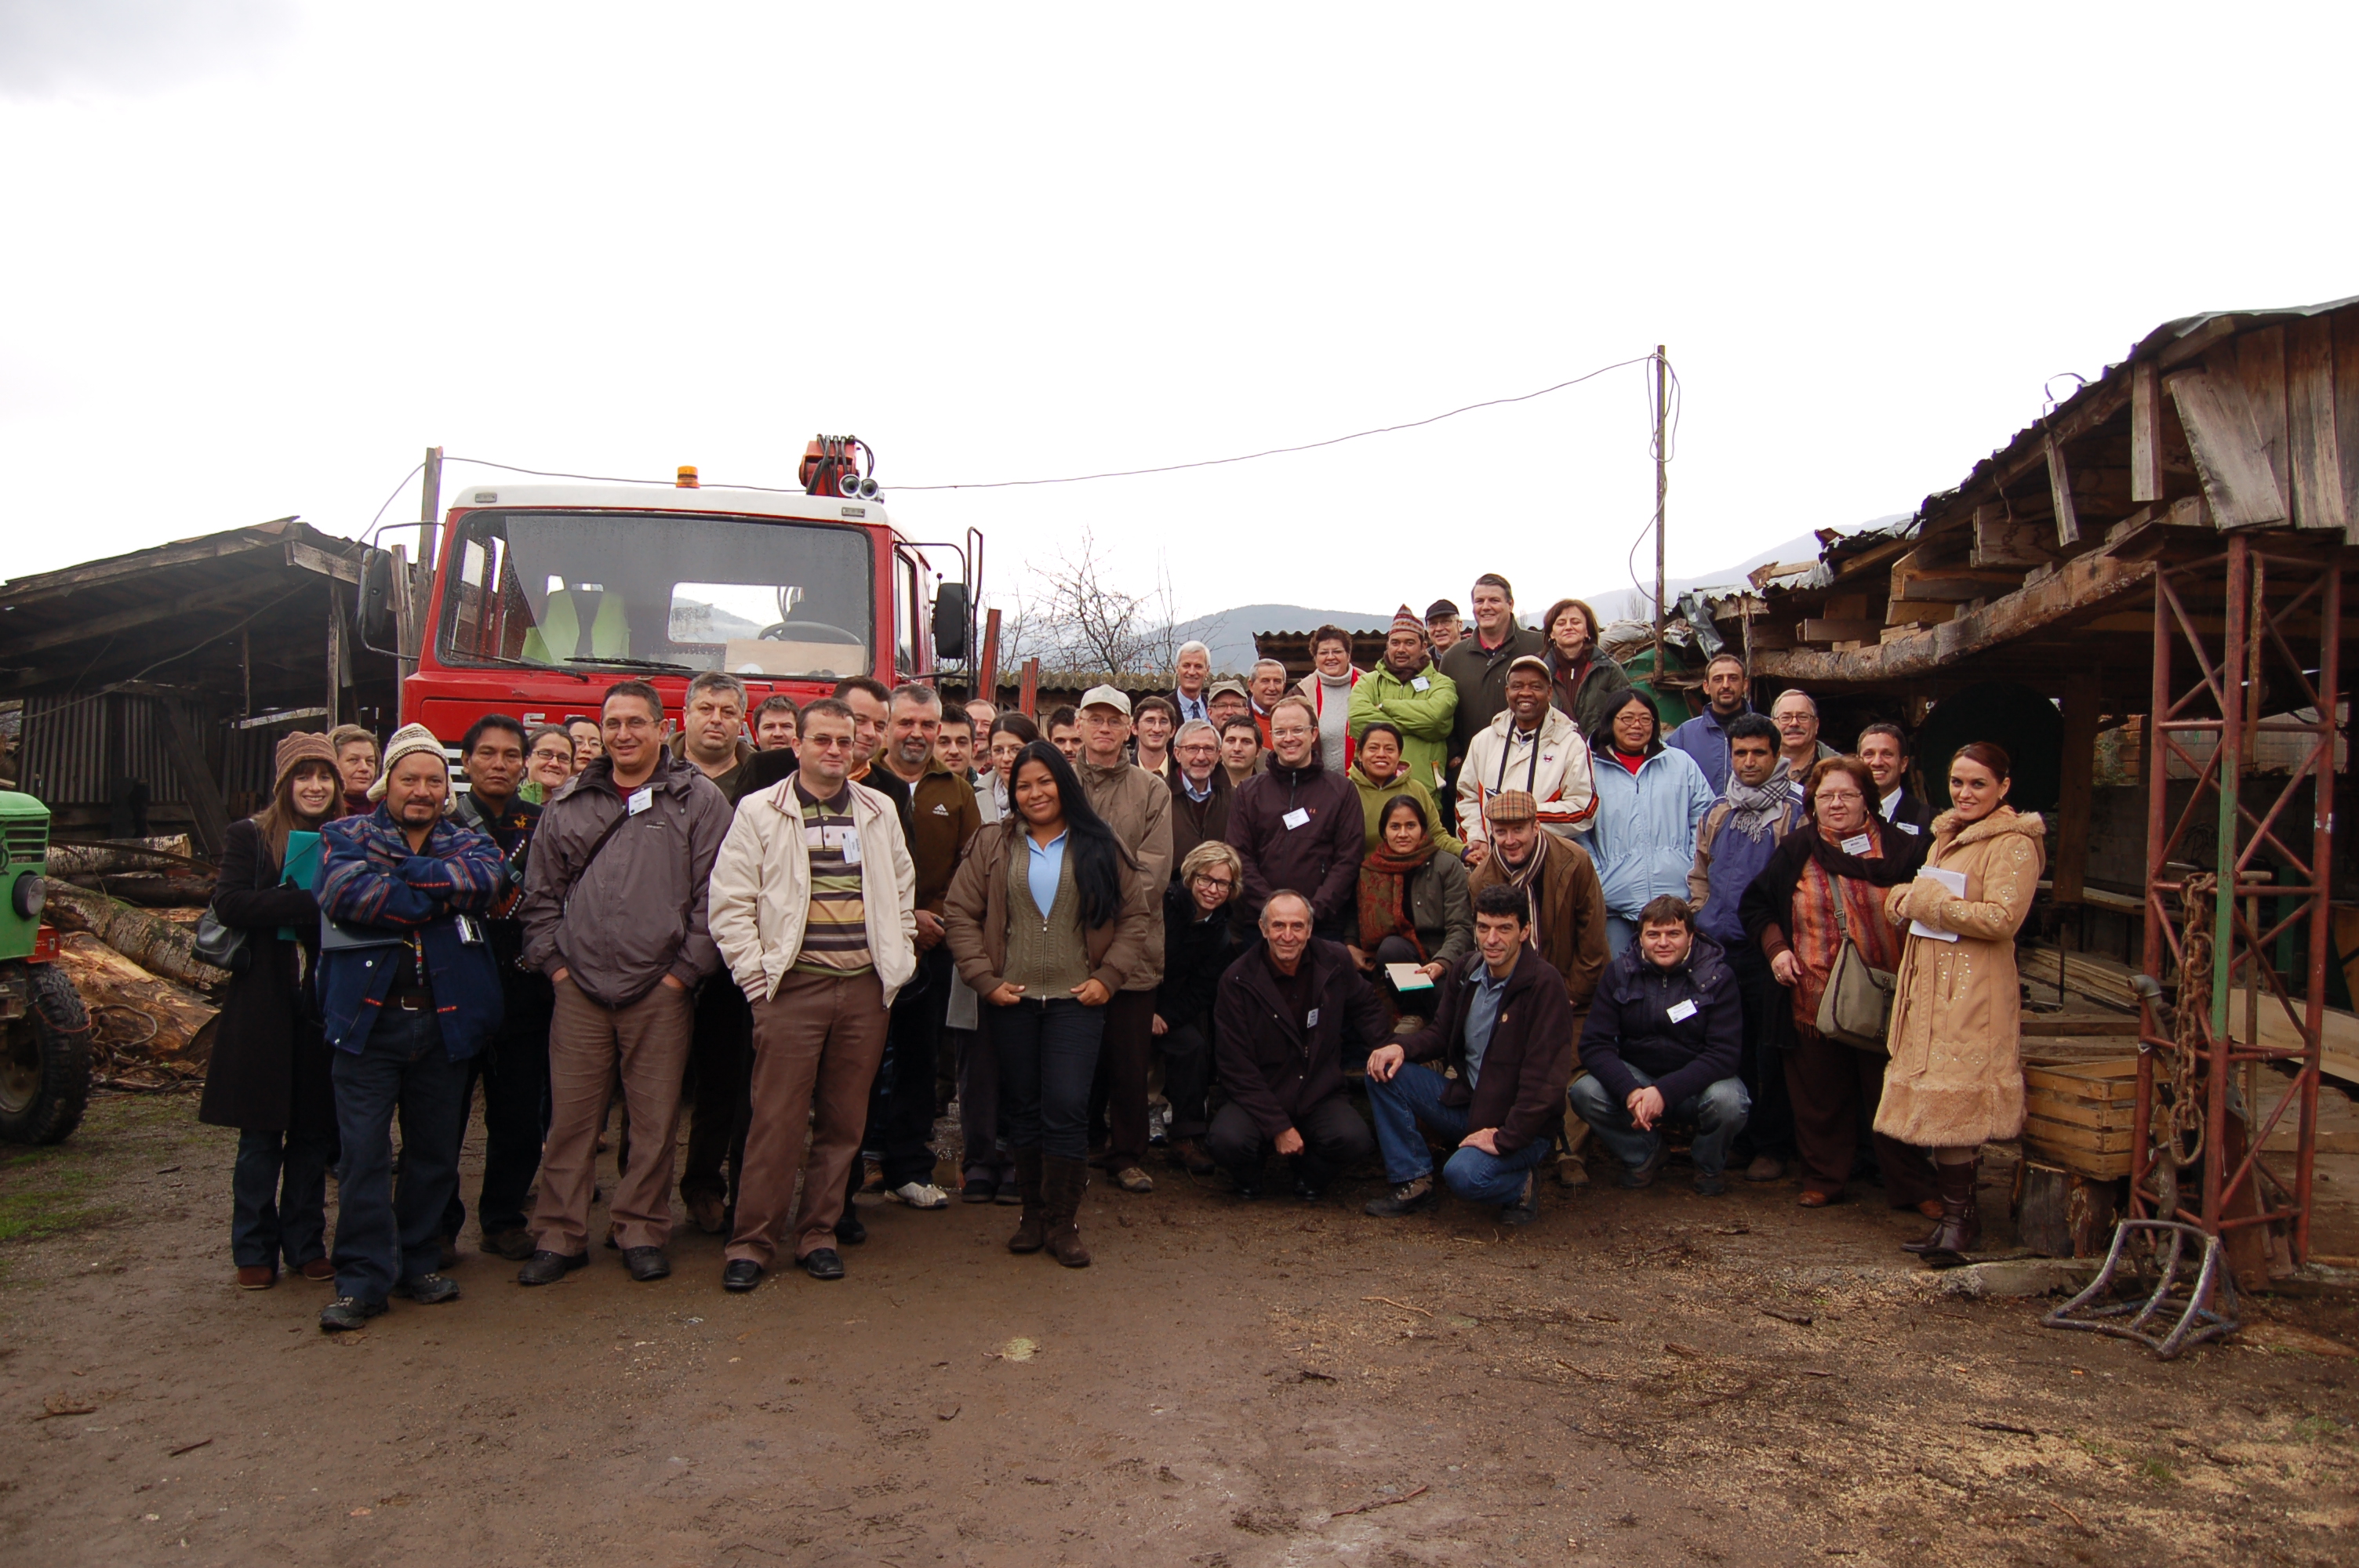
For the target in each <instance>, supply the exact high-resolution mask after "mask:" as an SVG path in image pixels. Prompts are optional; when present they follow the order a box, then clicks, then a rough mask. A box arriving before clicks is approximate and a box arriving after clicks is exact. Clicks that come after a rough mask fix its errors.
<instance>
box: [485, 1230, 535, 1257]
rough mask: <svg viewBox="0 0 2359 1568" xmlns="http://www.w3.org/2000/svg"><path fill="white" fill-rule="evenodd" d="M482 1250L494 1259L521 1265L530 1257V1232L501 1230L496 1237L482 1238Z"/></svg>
mask: <svg viewBox="0 0 2359 1568" xmlns="http://www.w3.org/2000/svg"><path fill="white" fill-rule="evenodd" d="M484 1251H486V1252H488V1253H490V1254H491V1255H492V1256H493V1257H495V1258H505V1259H506V1260H508V1261H509V1262H511V1263H521V1262H523V1261H524V1260H526V1259H527V1258H529V1257H531V1256H532V1232H531V1231H529V1230H524V1229H516V1230H503V1231H501V1232H500V1233H499V1234H497V1235H496V1236H486V1237H484Z"/></svg>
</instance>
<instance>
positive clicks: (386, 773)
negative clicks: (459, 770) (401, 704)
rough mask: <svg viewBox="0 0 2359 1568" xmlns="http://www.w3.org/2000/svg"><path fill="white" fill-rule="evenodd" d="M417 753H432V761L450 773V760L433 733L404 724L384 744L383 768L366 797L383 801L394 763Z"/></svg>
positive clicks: (370, 786) (420, 726)
mask: <svg viewBox="0 0 2359 1568" xmlns="http://www.w3.org/2000/svg"><path fill="white" fill-rule="evenodd" d="M414 752H430V753H432V754H433V757H434V760H435V761H436V762H440V763H441V764H442V771H443V772H444V773H446V774H447V773H449V772H450V771H451V759H450V757H449V756H448V755H447V754H446V753H445V752H443V750H442V742H441V741H438V740H436V739H435V738H434V731H433V730H429V729H428V728H426V726H425V725H423V724H405V725H403V726H402V727H401V728H400V729H398V730H395V731H394V732H393V739H392V740H390V741H386V743H385V767H384V770H383V771H382V772H380V773H378V774H377V775H376V782H375V784H371V785H369V789H368V797H369V798H370V799H371V800H383V799H384V798H385V784H386V779H387V778H389V777H390V776H392V773H393V765H394V763H396V762H399V761H401V759H402V758H404V757H407V756H409V755H411V754H412V753H414Z"/></svg>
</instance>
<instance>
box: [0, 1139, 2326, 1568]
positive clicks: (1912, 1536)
mask: <svg viewBox="0 0 2359 1568" xmlns="http://www.w3.org/2000/svg"><path fill="white" fill-rule="evenodd" d="M2327 1098H2328V1099H2329V1101H2330V1102H2331V1104H2330V1107H2329V1110H2330V1119H2329V1122H2328V1126H2329V1129H2330V1137H2329V1139H2328V1141H2327V1143H2328V1147H2330V1148H2336V1149H2340V1148H2342V1147H2343V1146H2345V1145H2359V1137H2355V1136H2354V1130H2359V1120H2354V1118H2353V1116H2352V1115H2351V1111H2350V1108H2349V1107H2348V1106H2347V1105H2344V1104H2343V1102H2342V1101H2341V1100H2340V1098H2338V1097H2335V1096H2332V1095H2330V1096H2329V1097H2327ZM193 1110H194V1106H193V1102H192V1101H191V1100H190V1099H187V1098H108V1099H103V1100H102V1101H100V1102H99V1103H98V1104H96V1105H95V1106H94V1107H93V1108H92V1115H91V1117H90V1119H89V1120H88V1122H87V1123H86V1124H85V1125H84V1126H83V1128H82V1130H81V1131H80V1132H79V1133H78V1134H76V1136H75V1137H74V1139H73V1140H72V1141H71V1142H69V1143H68V1144H66V1145H64V1146H62V1147H60V1148H57V1149H49V1150H32V1151H27V1150H16V1149H12V1150H6V1151H0V1271H5V1273H4V1274H0V1433H5V1439H6V1441H5V1444H0V1453H5V1454H6V1455H7V1456H8V1463H6V1464H5V1465H0V1562H7V1563H54V1564H65V1563H147V1562H171V1563H299V1562H302V1563H357V1564H366V1563H437V1564H449V1563H558V1564H567V1563H602V1564H605V1563H655V1564H671V1563H679V1564H702V1563H723V1564H757V1563H797V1564H819V1563H846V1564H850V1563H1027V1564H1038V1563H1145V1564H1162V1563H1174V1564H1177V1563H1190V1564H1198V1565H1202V1568H1215V1565H1226V1568H1259V1565H1263V1564H1272V1565H1274V1564H1280V1563H1289V1564H1290V1563H1325V1562H1338V1563H1371V1564H1413V1563H1617V1564H1618V1563H1697V1562H1704V1563H1717V1562H1734V1563H1748V1564H1750V1563H1805V1562H1810V1563H1826V1562H1830V1561H1834V1562H1843V1563H1861V1564H1868V1563H1908V1564H1911V1565H1912V1568H1913V1565H1917V1564H1925V1563H1970V1562H1971V1563H2042V1564H2044V1563H2120V1564H2154V1563H2303V1564H2308V1563H2318V1564H2328V1563H2350V1562H2352V1561H2353V1545H2352V1543H2353V1541H2354V1540H2355V1539H2359V1534H2354V1531H2359V1431H2354V1418H2359V1364H2354V1361H2353V1359H2351V1357H2352V1356H2353V1348H2352V1347H2353V1346H2359V1292H2349V1291H2337V1290H2332V1289H2327V1290H2314V1291H2312V1292H2309V1293H2307V1294H2304V1295H2301V1296H2299V1297H2290V1298H2289V1297H2285V1296H2273V1297H2270V1298H2267V1299H2266V1300H2258V1301H2247V1302H2245V1303H2244V1308H2245V1317H2246V1321H2247V1323H2248V1325H2249V1327H2248V1329H2247V1331H2246V1332H2245V1334H2244V1335H2243V1336H2239V1338H2238V1340H2237V1341H2236V1342H2235V1343H2234V1344H2233V1345H2231V1346H2226V1347H2215V1346H2207V1347H2204V1348H2201V1349H2199V1350H2197V1351H2195V1352H2192V1353H2190V1355H2189V1356H2187V1357H2185V1358H2183V1359H2182V1360H2180V1362H2178V1363H2176V1364H2172V1365H2162V1364H2158V1363H2157V1362H2156V1361H2155V1360H2154V1359H2153V1358H2152V1357H2150V1356H2149V1355H2148V1354H2147V1352H2146V1351H2145V1350H2143V1349H2141V1348H2138V1347H2136V1346H2129V1345H2125V1344H2123V1343H2120V1342H2117V1341H2114V1340H2109V1339H2104V1338H2101V1337H2098V1336H2093V1335H2076V1334H2066V1333H2060V1332H2058V1331H2055V1330H2050V1329H2044V1328H2042V1327H2040V1326H2039V1325H2038V1317H2039V1314H2040V1313H2041V1312H2042V1311H2043V1310H2045V1308H2046V1306H2047V1305H2048V1304H2049V1303H2045V1302H2041V1301H2037V1300H1988V1301H1971V1300H1960V1299H1955V1298H1951V1297H1947V1296H1942V1295H1940V1294H1937V1293H1934V1292H1931V1291H1930V1290H1929V1289H1928V1288H1927V1280H1926V1278H1925V1276H1924V1275H1923V1274H1922V1273H1920V1272H1919V1271H1916V1270H1915V1269H1914V1268H1913V1267H1912V1266H1911V1265H1910V1264H1909V1263H1908V1260H1907V1258H1906V1256H1905V1255H1904V1254H1902V1253H1900V1252H1899V1251H1898V1250H1897V1248H1896V1246H1895V1243H1896V1242H1897V1241H1898V1240H1900V1239H1902V1238H1904V1237H1906V1236H1908V1234H1910V1233H1911V1232H1912V1231H1913V1230H1916V1229H1919V1228H1921V1223H1922V1222H1921V1221H1919V1220H1917V1219H1916V1218H1915V1217H1913V1216H1910V1217H1906V1218H1904V1217H1900V1216H1897V1215H1893V1214H1891V1213H1889V1212H1888V1211H1886V1210H1884V1209H1883V1208H1882V1207H1880V1206H1878V1205H1877V1204H1876V1203H1875V1201H1874V1199H1875V1196H1876V1195H1875V1194H1874V1193H1873V1192H1872V1190H1871V1192H1870V1193H1869V1195H1868V1196H1869V1199H1870V1201H1867V1202H1855V1203H1853V1204H1850V1205H1847V1206H1843V1207H1840V1208H1836V1209H1832V1210H1827V1211H1822V1212H1819V1213H1807V1214H1806V1213H1804V1212H1802V1211H1800V1210H1798V1209H1797V1208H1796V1207H1795V1206H1794V1203H1793V1195H1794V1188H1793V1186H1792V1184H1778V1185H1776V1186H1772V1187H1767V1188H1760V1189H1752V1190H1745V1191H1740V1192H1738V1193H1735V1194H1732V1195H1730V1196H1728V1197H1725V1198H1721V1199H1716V1200H1715V1199H1706V1198H1701V1197H1699V1196H1697V1195H1694V1194H1693V1193H1692V1192H1691V1191H1690V1189H1689V1186H1688V1184H1687V1181H1686V1179H1685V1174H1686V1173H1684V1172H1683V1171H1682V1170H1680V1167H1679V1166H1677V1165H1674V1166H1673V1167H1672V1168H1671V1170H1670V1171H1669V1172H1667V1173H1666V1177H1665V1181H1664V1182H1663V1184H1659V1185H1658V1187H1656V1188H1655V1189H1653V1190H1650V1191H1647V1192H1642V1193H1627V1192H1623V1191H1620V1190H1618V1189H1615V1188H1613V1187H1611V1186H1610V1185H1608V1186H1597V1185H1593V1186H1592V1187H1590V1188H1589V1189H1588V1190H1586V1191H1584V1192H1581V1193H1576V1194H1565V1193H1561V1192H1560V1191H1558V1190H1557V1189H1556V1188H1554V1187H1553V1186H1551V1187H1549V1189H1548V1191H1547V1195H1546V1197H1545V1198H1544V1200H1543V1201H1544V1207H1543V1212H1542V1215H1541V1217H1540V1219H1539V1221H1538V1223H1537V1224H1536V1225H1534V1226H1532V1227H1529V1228H1528V1229H1526V1230H1522V1231H1515V1232H1503V1231H1502V1230H1500V1229H1498V1228H1497V1227H1495V1226H1494V1225H1493V1224H1492V1223H1491V1217H1490V1215H1489V1214H1488V1213H1487V1212H1484V1211H1477V1210H1474V1209H1471V1208H1468V1207H1466V1206H1459V1205H1454V1204H1453V1205H1446V1206H1444V1208H1443V1209H1442V1210H1441V1211H1440V1213H1439V1214H1436V1215H1431V1216H1425V1217H1416V1218H1412V1219H1408V1220H1405V1221H1397V1222H1385V1221H1379V1220H1375V1219H1370V1218H1368V1217H1364V1216H1363V1215H1362V1214H1360V1213H1359V1212H1358V1206H1359V1203H1360V1201H1361V1200H1362V1199H1363V1198H1364V1197H1365V1196H1367V1195H1370V1194H1372V1193H1373V1192H1374V1191H1375V1187H1374V1185H1373V1184H1352V1185H1350V1186H1348V1187H1346V1188H1345V1189H1343V1190H1341V1191H1339V1193H1338V1194H1337V1195H1335V1196H1334V1197H1332V1198H1331V1199H1330V1200H1329V1201H1327V1202H1325V1203H1323V1204H1321V1205H1319V1206H1307V1205H1303V1204H1300V1203H1298V1202H1296V1201H1294V1200H1292V1199H1290V1198H1270V1199H1265V1200H1264V1201H1262V1202H1261V1203H1259V1204H1257V1205H1251V1206H1247V1205H1242V1204H1240V1203H1238V1202H1237V1201H1236V1200H1234V1199H1233V1198H1231V1197H1230V1196H1228V1195H1226V1193H1225V1192H1223V1191H1221V1190H1218V1188H1217V1187H1216V1185H1215V1184H1192V1183H1190V1181H1189V1180H1188V1179H1187V1178H1186V1177H1185V1176H1184V1175H1182V1174H1180V1173H1176V1172H1175V1173H1169V1174H1164V1173H1160V1172H1158V1189H1157V1191H1156V1192H1154V1193H1153V1194H1151V1195H1144V1196H1132V1195H1125V1194H1122V1193H1119V1192H1109V1191H1106V1190H1103V1189H1101V1188H1093V1190H1092V1192H1091V1195H1090V1199H1089V1202H1088V1205H1087V1206H1086V1208H1085V1210H1084V1216H1083V1217H1084V1234H1085V1235H1086V1236H1087V1238H1088V1239H1089V1241H1090V1243H1091V1245H1092V1246H1093V1249H1095V1251H1096V1253H1097V1264H1096V1266H1095V1267H1094V1268H1091V1269H1088V1270H1085V1271H1067V1270H1064V1269H1060V1268H1059V1267H1057V1266H1056V1265H1055V1264H1054V1263H1053V1262H1051V1261H1049V1260H1048V1259H1047V1258H1046V1257H1045V1256H1041V1257H1032V1258H1015V1257H1011V1256H1009V1255H1008V1254H1007V1253H1006V1251H1005V1250H1004V1249H1003V1248H1002V1245H1001V1244H1002V1242H1003V1241H1004V1239H1005V1238H1006V1233H1007V1231H1008V1230H1009V1229H1010V1228H1011V1227H1012V1225H1013V1222H1014V1213H1013V1211H1012V1210H1009V1209H1006V1208H997V1207H983V1206H965V1205H953V1206H951V1208H950V1209H949V1210H947V1211H945V1212H938V1213H918V1212H915V1211H912V1210H909V1209H907V1208H905V1207H902V1206H897V1205H893V1206H886V1205H881V1204H879V1205H875V1206H864V1215H865V1217H866V1218H867V1220H868V1223H869V1227H870V1230H871V1238H870V1240H869V1241H868V1242H867V1244H866V1245H865V1246H864V1247H860V1248H856V1249H847V1254H848V1255H847V1262H848V1264H849V1266H850V1278H848V1279H847V1280H845V1281H843V1282H841V1283H836V1284H821V1283H818V1282H816V1281H810V1280H808V1279H806V1278H804V1277H802V1276H801V1275H799V1274H795V1273H788V1274H782V1275H778V1276H774V1277H773V1278H772V1279H771V1280H770V1281H767V1282H766V1283H765V1284H764V1286H763V1287H762V1289H760V1290H759V1291H757V1292H755V1293H753V1294H752V1295H749V1296H729V1295H724V1294H723V1292H722V1291H721V1288H720V1271H721V1244H720V1241H719V1240H718V1238H711V1237H706V1236H702V1235H699V1234H695V1233H694V1232H693V1231H690V1233H688V1234H686V1235H683V1236H681V1237H680V1238H679V1239H678V1241H677V1242H676V1244H675V1248H674V1262H675V1266H676V1271H675V1272H674V1274H673V1276H672V1277H671V1278H670V1279H669V1281H663V1282H660V1283H658V1284H653V1285H635V1284H633V1283H631V1282H630V1281H629V1280H628V1279H627V1278H626V1277H625V1274H624V1272H623V1271H622V1269H621V1266H620V1264H619V1262H618V1261H616V1260H615V1256H614V1254H613V1253H611V1252H603V1253H601V1254H599V1257H598V1260H596V1261H595V1262H594V1264H593V1266H592V1268H590V1269H588V1270H586V1271H583V1272H582V1273H580V1274H576V1275H573V1276H571V1277H570V1278H569V1279H568V1280H567V1281H565V1282H563V1283H561V1284H560V1285H556V1286H552V1287H549V1288H545V1289H541V1290H537V1291H527V1290H524V1289H522V1288H520V1287H518V1286H516V1284H514V1282H513V1275H514V1271H515V1266H514V1265H513V1264H509V1263H506V1262H503V1261H501V1260H497V1259H495V1258H492V1257H489V1256H485V1255H482V1254H478V1253H476V1252H474V1251H473V1240H474V1238H473V1232H472V1229H471V1231H470V1233H469V1236H468V1237H467V1238H466V1244H467V1248H468V1250H467V1254H466V1256H465V1257H464V1259H463V1260H462V1261H461V1262H460V1263H459V1264H458V1265H457V1267H456V1268H455V1269H454V1270H453V1271H452V1273H453V1275H454V1277H456V1278H457V1279H458V1280H460V1281H462V1283H463V1285H464V1287H465V1294H464V1296H463V1297H462V1299H461V1300H459V1301H458V1302H456V1303H451V1304H449V1305H445V1306H440V1307H431V1308H429V1307H419V1306H414V1305H411V1304H410V1303H405V1302H396V1303H394V1307H393V1311H392V1312H391V1313H390V1314H388V1315H386V1317H384V1318H381V1319H379V1320H378V1321H377V1322H376V1323H375V1324H374V1325H371V1326H370V1328H369V1329H368V1330H367V1331H365V1332H364V1333H359V1334H351V1335H346V1336H341V1337H330V1336H324V1335H322V1334H321V1333H320V1332H319V1330H318V1329H317V1328H316V1327H315V1326H314V1315H315V1314H316V1313H317V1311H318V1309H319V1307H320V1306H321V1304H322V1303H323V1301H324V1300H325V1298H326V1294H327V1292H326V1290H325V1288H324V1287H321V1286H313V1285H308V1284H305V1283H303V1282H301V1281H284V1282H282V1283H281V1284H280V1285H279V1286H278V1287H277V1289H275V1290H272V1291H268V1292H253V1293H248V1292H239V1291H238V1290H236V1289H235V1288H234V1286H233V1284H232V1283H231V1280H230V1264H229V1260H228V1238H227V1228H228V1221H227V1215H228V1196H227V1194H228V1181H229V1165H230V1159H231V1154H232V1150H233V1144H234V1135H231V1134H228V1133H224V1132H222V1131H219V1130H214V1129H211V1128H202V1127H200V1126H198V1125H197V1124H196V1122H195V1120H194V1119H193ZM478 1152H479V1151H478V1150H474V1149H472V1148H471V1158H470V1164H469V1178H468V1179H469V1190H470V1193H471V1195H472V1191H473V1169H474V1166H473V1155H474V1154H475V1153H478ZM2321 1169H2322V1170H2324V1171H2326V1172H2327V1173H2328V1175H2327V1181H2328V1183H2329V1185H2327V1186H2324V1187H2322V1188H2321V1195H2331V1199H2330V1201H2331V1203H2332V1214H2331V1216H2330V1218H2331V1222H2332V1226H2333V1227H2335V1228H2336V1229H2337V1230H2338V1231H2339V1232H2343V1233H2345V1236H2344V1238H2345V1239H2347V1233H2348V1232H2349V1231H2350V1229H2351V1227H2352V1219H2353V1215H2352V1210H2351V1206H2350V1196H2352V1195H2359V1160H2354V1159H2352V1158H2350V1157H2347V1156H2343V1155H2341V1154H2338V1155H2336V1156H2335V1157H2334V1158H2333V1159H2332V1160H2328V1161H2323V1162H2321ZM1739 1185H1740V1186H1742V1184H1739ZM2002 1225H2003V1222H2002ZM2322 1245H2323V1243H2321V1246H2322ZM2341 1250H2343V1251H2345V1252H2347V1251H2350V1250H2353V1249H2352V1248H2351V1247H2349V1246H2348V1245H2344V1246H2343V1247H2342V1248H2341ZM49 1411H60V1412H61V1413H58V1414H54V1415H51V1414H49V1413H48V1412H49Z"/></svg>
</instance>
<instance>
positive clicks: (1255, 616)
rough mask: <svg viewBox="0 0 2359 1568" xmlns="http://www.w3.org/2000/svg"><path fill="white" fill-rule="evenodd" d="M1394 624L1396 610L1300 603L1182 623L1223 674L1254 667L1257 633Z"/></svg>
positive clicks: (1376, 628) (1251, 607)
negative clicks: (1311, 606) (1374, 611)
mask: <svg viewBox="0 0 2359 1568" xmlns="http://www.w3.org/2000/svg"><path fill="white" fill-rule="evenodd" d="M1392 623H1393V617H1392V612H1391V611H1384V612H1383V613H1381V614H1375V615H1371V614H1367V613H1365V612H1364V611H1357V610H1310V609H1306V608H1305V607H1304V606H1302V605H1299V604H1240V605H1238V606H1237V607H1236V608H1235V609H1234V610H1219V611H1213V612H1212V614H1210V615H1199V616H1197V617H1196V618H1195V619H1194V620H1193V621H1183V622H1180V626H1179V632H1180V640H1181V641H1183V642H1190V641H1192V642H1198V643H1203V644H1204V645H1205V646H1206V647H1208V648H1210V649H1212V668H1213V670H1214V671H1215V672H1216V673H1218V674H1222V675H1243V674H1244V673H1245V671H1247V670H1249V669H1251V668H1253V662H1254V659H1255V658H1256V656H1257V655H1256V654H1255V653H1254V633H1256V632H1310V631H1313V630H1315V629H1317V628H1318V627H1321V626H1328V625H1334V626H1341V627H1342V628H1343V630H1344V631H1346V632H1381V631H1383V630H1384V629H1385V628H1386V627H1387V626H1390V625H1391V624H1392Z"/></svg>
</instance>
